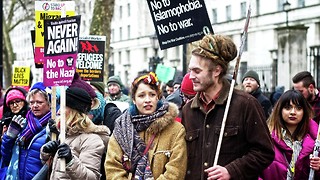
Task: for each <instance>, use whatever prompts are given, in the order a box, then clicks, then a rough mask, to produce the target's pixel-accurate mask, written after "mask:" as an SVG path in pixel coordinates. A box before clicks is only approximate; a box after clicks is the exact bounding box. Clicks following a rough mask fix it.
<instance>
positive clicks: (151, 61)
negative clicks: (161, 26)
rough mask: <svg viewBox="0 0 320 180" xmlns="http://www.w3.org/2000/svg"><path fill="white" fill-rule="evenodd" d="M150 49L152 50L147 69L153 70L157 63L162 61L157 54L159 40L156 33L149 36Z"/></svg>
mask: <svg viewBox="0 0 320 180" xmlns="http://www.w3.org/2000/svg"><path fill="white" fill-rule="evenodd" d="M150 40H151V45H152V49H153V50H154V55H153V57H151V58H149V71H152V72H155V71H156V68H157V65H158V64H159V63H162V59H163V58H160V57H159V56H158V50H159V41H158V38H157V35H156V34H153V35H152V36H150Z"/></svg>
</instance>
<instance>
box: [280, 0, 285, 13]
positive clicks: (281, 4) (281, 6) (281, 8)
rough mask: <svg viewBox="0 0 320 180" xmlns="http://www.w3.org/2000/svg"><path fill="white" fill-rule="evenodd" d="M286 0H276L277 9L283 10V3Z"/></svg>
mask: <svg viewBox="0 0 320 180" xmlns="http://www.w3.org/2000/svg"><path fill="white" fill-rule="evenodd" d="M285 2H286V0H278V11H283V10H284V9H283V4H284V3H285Z"/></svg>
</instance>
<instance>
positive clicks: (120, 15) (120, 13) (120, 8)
mask: <svg viewBox="0 0 320 180" xmlns="http://www.w3.org/2000/svg"><path fill="white" fill-rule="evenodd" d="M119 18H120V19H122V6H120V7H119Z"/></svg>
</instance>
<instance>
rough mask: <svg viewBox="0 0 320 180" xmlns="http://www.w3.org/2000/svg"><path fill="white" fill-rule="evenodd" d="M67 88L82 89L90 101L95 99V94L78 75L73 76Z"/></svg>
mask: <svg viewBox="0 0 320 180" xmlns="http://www.w3.org/2000/svg"><path fill="white" fill-rule="evenodd" d="M69 87H77V88H81V89H84V90H85V91H87V93H88V94H89V96H90V97H91V98H92V99H94V98H96V97H97V94H96V92H95V91H94V89H93V88H92V87H91V86H90V84H88V83H87V82H86V81H84V80H82V79H81V78H80V76H79V74H78V73H75V74H74V77H73V80H72V83H71V85H70V86H69Z"/></svg>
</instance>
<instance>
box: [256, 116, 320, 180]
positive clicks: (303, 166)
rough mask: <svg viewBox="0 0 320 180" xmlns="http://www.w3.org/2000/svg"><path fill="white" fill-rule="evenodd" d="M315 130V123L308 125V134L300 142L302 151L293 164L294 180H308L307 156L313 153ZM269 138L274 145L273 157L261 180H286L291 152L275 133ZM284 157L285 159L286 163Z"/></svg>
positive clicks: (308, 161)
mask: <svg viewBox="0 0 320 180" xmlns="http://www.w3.org/2000/svg"><path fill="white" fill-rule="evenodd" d="M317 129H318V126H317V124H315V122H314V121H312V122H311V124H310V130H309V133H308V134H307V135H306V136H305V137H304V138H303V140H302V149H301V151H300V154H299V157H298V159H297V162H296V164H295V175H294V179H308V177H309V171H310V160H309V155H310V154H312V153H313V147H314V144H315V134H314V132H316V131H317ZM271 137H272V141H273V143H274V152H275V157H274V160H273V162H272V164H271V165H270V166H269V167H268V168H266V169H265V170H264V171H263V173H262V175H261V179H263V180H274V179H275V177H277V179H278V180H286V178H287V168H288V162H290V161H291V157H292V152H293V151H292V149H291V148H290V147H288V146H287V145H286V143H285V142H284V141H283V140H280V141H279V138H278V137H277V136H276V134H275V132H272V135H271ZM284 155H285V156H286V157H287V159H288V162H287V160H286V158H285V157H284ZM319 175H320V174H319V172H317V173H315V176H316V177H320V176H319Z"/></svg>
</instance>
